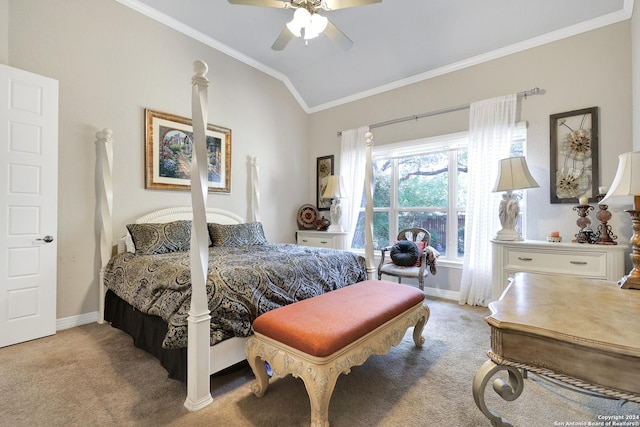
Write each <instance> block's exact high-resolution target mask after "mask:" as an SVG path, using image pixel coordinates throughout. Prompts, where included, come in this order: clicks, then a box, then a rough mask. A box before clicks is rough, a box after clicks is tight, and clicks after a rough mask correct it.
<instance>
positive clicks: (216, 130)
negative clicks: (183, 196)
mask: <svg viewBox="0 0 640 427" xmlns="http://www.w3.org/2000/svg"><path fill="white" fill-rule="evenodd" d="M144 113H145V122H146V123H145V124H146V126H145V144H146V145H145V174H144V175H145V188H148V189H154V190H188V189H189V188H191V177H190V175H191V152H192V145H193V126H192V124H191V119H187V118H185V117H180V116H176V115H173V114H168V113H161V112H159V111H153V110H150V109H145V110H144ZM205 139H206V142H207V153H208V154H207V155H208V157H209V162H208V176H209V186H208V187H209V191H210V192H219V193H230V192H231V129H227V128H224V127H221V126H216V125H212V124H207V129H206V130H205Z"/></svg>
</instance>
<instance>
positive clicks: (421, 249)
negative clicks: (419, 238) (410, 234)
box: [413, 242, 426, 267]
mask: <svg viewBox="0 0 640 427" xmlns="http://www.w3.org/2000/svg"><path fill="white" fill-rule="evenodd" d="M416 246H417V247H418V259H417V260H416V263H415V264H413V266H414V267H420V260H421V259H422V252H423V251H424V247H425V246H426V243H425V242H416Z"/></svg>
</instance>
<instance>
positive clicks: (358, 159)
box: [340, 126, 369, 245]
mask: <svg viewBox="0 0 640 427" xmlns="http://www.w3.org/2000/svg"><path fill="white" fill-rule="evenodd" d="M367 132H369V126H362V127H359V128H357V129H350V130H346V131H343V132H342V145H341V148H340V176H342V179H343V183H344V187H345V190H346V191H347V194H348V197H347V198H346V199H344V200H342V201H341V202H340V205H341V206H342V227H343V228H344V229H345V230H346V231H347V242H348V243H347V244H349V245H350V244H351V241H352V240H353V233H354V232H355V230H356V224H357V223H358V214H359V212H360V204H361V203H362V189H363V188H364V173H365V165H366V157H365V146H364V142H365V137H364V136H365V134H366V133H367Z"/></svg>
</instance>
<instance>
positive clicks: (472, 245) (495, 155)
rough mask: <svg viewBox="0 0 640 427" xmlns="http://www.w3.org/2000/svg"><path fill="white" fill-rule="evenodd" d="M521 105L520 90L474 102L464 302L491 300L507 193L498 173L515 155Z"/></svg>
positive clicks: (464, 266) (470, 128)
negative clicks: (499, 187)
mask: <svg viewBox="0 0 640 427" xmlns="http://www.w3.org/2000/svg"><path fill="white" fill-rule="evenodd" d="M516 107H517V95H516V94H512V95H507V96H502V97H498V98H493V99H487V100H484V101H479V102H475V103H472V104H471V112H470V117H469V150H468V161H469V188H468V196H467V212H466V219H465V236H464V264H463V267H462V280H461V283H460V301H459V302H460V304H471V305H482V306H486V305H487V304H488V303H489V302H490V301H491V268H492V259H491V258H492V257H491V242H490V240H491V239H492V238H493V237H494V235H495V233H496V231H497V230H499V228H500V222H499V220H498V204H499V202H500V196H501V195H500V194H498V193H492V189H493V186H494V185H495V181H496V177H497V176H498V161H499V160H500V159H503V158H505V157H508V156H509V149H510V145H511V139H512V133H513V130H514V128H515V118H516Z"/></svg>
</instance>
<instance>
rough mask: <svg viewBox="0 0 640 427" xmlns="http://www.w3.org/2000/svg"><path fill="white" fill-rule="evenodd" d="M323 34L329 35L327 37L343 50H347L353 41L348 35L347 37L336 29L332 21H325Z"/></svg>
mask: <svg viewBox="0 0 640 427" xmlns="http://www.w3.org/2000/svg"><path fill="white" fill-rule="evenodd" d="M324 35H326V36H327V37H329V39H330V40H331V41H332V42H334V43H335V44H337V45H338V46H340V47H341V48H342V49H343V50H348V49H349V48H350V47H351V46H352V45H353V42H352V41H351V39H350V38H349V37H347V36H346V35H345V34H344V33H343V32H342V31H340V30H339V29H338V27H336V26H335V25H333V22H331V21H327V28H325V30H324Z"/></svg>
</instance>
